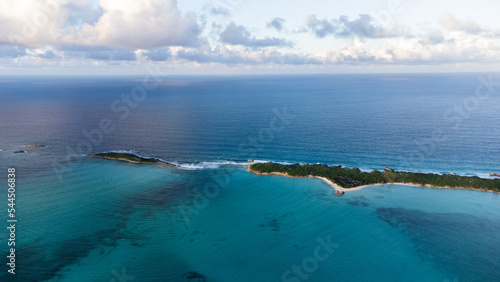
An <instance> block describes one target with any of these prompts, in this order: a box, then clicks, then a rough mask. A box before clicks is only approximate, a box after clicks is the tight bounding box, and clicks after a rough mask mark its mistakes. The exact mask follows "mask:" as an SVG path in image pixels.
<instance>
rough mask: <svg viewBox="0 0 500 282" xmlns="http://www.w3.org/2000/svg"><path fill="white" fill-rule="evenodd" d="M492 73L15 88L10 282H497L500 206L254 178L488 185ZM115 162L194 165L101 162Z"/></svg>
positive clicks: (5, 117)
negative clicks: (472, 180) (315, 175)
mask: <svg viewBox="0 0 500 282" xmlns="http://www.w3.org/2000/svg"><path fill="white" fill-rule="evenodd" d="M495 77H496V75H493V81H495V80H494V78H495ZM489 79H490V77H488V75H487V74H370V75H368V74H363V75H362V74H356V75H354V74H349V75H347V74H346V75H288V76H179V77H178V76H170V77H168V76H167V77H162V78H157V80H155V79H151V80H149V81H147V82H144V80H143V78H142V77H112V76H110V77H83V78H75V77H9V76H4V77H0V86H1V89H2V90H1V91H0V117H1V123H0V149H1V151H0V168H1V170H2V171H3V173H0V181H1V182H2V183H4V184H2V187H4V193H0V203H3V205H4V213H3V214H2V217H3V219H4V224H5V227H7V226H8V224H7V220H8V219H9V218H8V213H7V208H8V205H7V204H8V200H7V183H8V182H7V175H8V172H7V170H8V168H15V169H16V173H15V174H16V176H15V177H16V218H17V219H18V222H17V223H16V245H15V247H16V274H15V275H12V274H9V273H7V269H8V266H6V263H7V262H8V261H7V260H8V258H6V257H7V256H8V255H9V248H10V247H9V246H8V245H7V242H8V239H9V236H10V234H9V230H7V229H6V228H5V227H4V228H2V229H3V230H4V231H2V232H1V233H0V238H1V242H2V246H3V247H2V249H0V250H1V252H2V253H3V254H4V255H3V256H2V265H4V270H3V273H1V274H0V280H1V281H294V282H297V281H499V280H500V271H499V269H500V261H499V260H498V259H497V258H498V257H500V196H499V194H494V193H486V192H478V191H469V190H444V189H431V188H420V187H410V186H400V185H378V186H372V187H368V188H365V189H363V190H359V191H351V192H348V193H346V194H345V195H344V196H342V197H339V196H336V195H335V193H334V191H333V189H332V188H331V187H330V186H328V185H327V184H326V183H324V182H323V181H322V180H319V179H294V178H286V177H282V176H258V175H254V174H251V173H249V172H248V171H247V170H246V168H247V166H248V164H250V163H252V162H254V161H275V162H282V163H310V164H314V163H324V164H329V165H342V166H346V167H358V168H360V169H361V170H364V171H371V170H383V169H384V168H385V167H390V168H393V169H396V170H404V171H415V172H433V173H450V174H459V175H469V176H472V175H476V176H480V177H490V176H489V173H499V172H500V115H499V114H498V109H500V95H499V94H498V91H488V90H489V89H491V85H489V84H488V80H489ZM488 87H490V88H488ZM26 145H46V147H45V148H26V147H25V146H26ZM16 151H27V153H14V152H16ZM108 151H126V152H133V153H136V154H139V155H142V156H147V157H156V158H161V159H163V160H166V161H168V162H172V163H175V164H178V165H179V166H180V167H167V166H154V165H152V166H145V165H138V164H130V163H124V162H119V161H111V160H102V159H93V158H87V157H85V155H86V154H91V153H99V152H108Z"/></svg>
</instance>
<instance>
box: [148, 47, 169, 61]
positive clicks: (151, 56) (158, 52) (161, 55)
mask: <svg viewBox="0 0 500 282" xmlns="http://www.w3.org/2000/svg"><path fill="white" fill-rule="evenodd" d="M142 54H143V55H144V56H146V58H147V59H148V60H149V61H156V62H160V61H166V60H168V59H170V58H171V57H172V53H171V52H170V48H155V49H151V50H148V51H146V52H143V53H142Z"/></svg>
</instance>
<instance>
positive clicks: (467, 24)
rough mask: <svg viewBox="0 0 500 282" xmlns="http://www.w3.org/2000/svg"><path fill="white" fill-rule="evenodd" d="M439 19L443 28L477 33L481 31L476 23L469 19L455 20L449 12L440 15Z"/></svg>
mask: <svg viewBox="0 0 500 282" xmlns="http://www.w3.org/2000/svg"><path fill="white" fill-rule="evenodd" d="M439 21H440V23H441V24H442V25H443V26H444V27H445V28H447V29H448V30H451V31H464V32H467V33H471V34H477V33H479V32H481V31H482V29H481V27H479V25H478V24H477V23H475V22H473V21H470V20H465V21H460V20H457V19H456V18H455V17H454V16H453V15H451V14H444V15H442V16H441V18H440V20H439Z"/></svg>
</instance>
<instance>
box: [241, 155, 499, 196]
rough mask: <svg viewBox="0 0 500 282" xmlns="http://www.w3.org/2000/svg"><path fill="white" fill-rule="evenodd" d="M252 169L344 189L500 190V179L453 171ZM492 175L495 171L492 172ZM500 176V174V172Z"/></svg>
mask: <svg viewBox="0 0 500 282" xmlns="http://www.w3.org/2000/svg"><path fill="white" fill-rule="evenodd" d="M248 171H250V172H253V173H256V174H262V175H269V174H275V175H285V176H290V177H322V178H325V179H327V180H329V181H331V182H332V183H334V184H336V185H338V186H340V187H341V188H343V189H344V190H345V189H349V188H356V187H363V186H367V185H376V184H390V183H403V184H410V185H419V186H425V187H434V188H447V189H453V188H460V189H472V190H482V191H491V192H497V193H499V192H500V179H486V178H479V177H477V176H459V175H451V174H442V175H441V174H430V173H415V172H405V171H395V170H393V169H390V168H385V169H384V171H383V172H380V171H377V170H374V171H372V172H362V171H360V170H359V169H357V168H342V167H339V166H327V165H321V164H315V165H299V164H293V165H283V164H278V163H271V162H268V163H254V164H251V165H250V166H249V167H248ZM490 175H491V174H490ZM498 176H500V175H498Z"/></svg>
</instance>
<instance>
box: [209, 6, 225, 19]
mask: <svg viewBox="0 0 500 282" xmlns="http://www.w3.org/2000/svg"><path fill="white" fill-rule="evenodd" d="M205 7H206V8H205V9H207V10H208V12H209V13H210V14H212V15H214V16H225V17H228V16H231V11H230V10H229V9H228V8H226V7H220V6H205Z"/></svg>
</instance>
